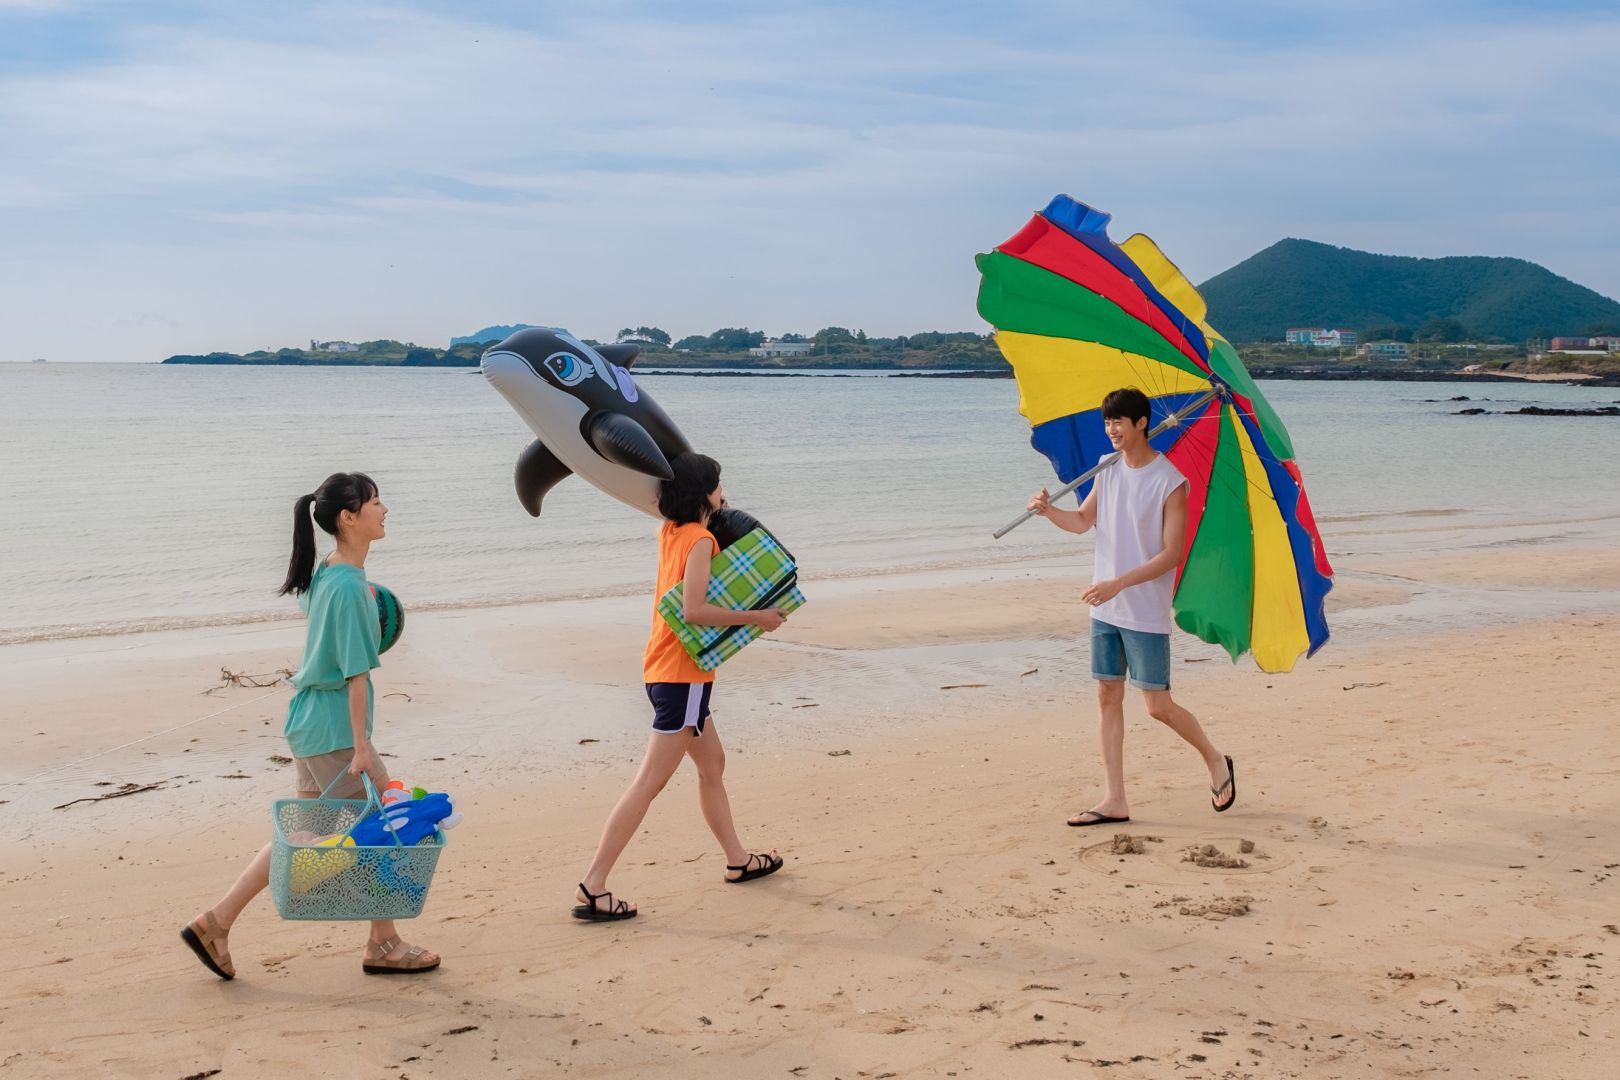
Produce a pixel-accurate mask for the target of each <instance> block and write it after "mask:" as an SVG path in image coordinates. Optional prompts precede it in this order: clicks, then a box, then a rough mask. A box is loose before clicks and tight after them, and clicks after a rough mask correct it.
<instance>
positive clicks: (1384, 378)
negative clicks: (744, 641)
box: [157, 354, 1620, 387]
mask: <svg viewBox="0 0 1620 1080" xmlns="http://www.w3.org/2000/svg"><path fill="white" fill-rule="evenodd" d="M641 359H642V367H641V368H640V370H638V372H637V373H638V374H653V375H678V376H684V377H688V378H711V379H712V378H779V379H809V378H824V379H825V378H891V379H892V378H910V379H1011V378H1012V377H1013V374H1012V369H1011V368H1010V367H1007V366H1005V365H1002V366H999V367H984V368H979V367H962V366H960V365H952V366H950V367H949V368H945V367H944V365H942V366H941V369H940V370H935V369H931V368H929V367H924V366H912V367H885V366H882V365H875V364H835V363H814V364H803V363H801V364H797V365H794V366H793V368H792V369H791V370H783V367H784V366H783V365H750V364H747V363H728V362H726V361H725V360H723V359H718V360H717V359H713V358H709V359H704V360H700V361H694V362H693V363H692V364H691V365H689V366H688V365H673V366H672V365H671V364H670V362H669V361H668V359H667V358H666V359H665V360H664V362H663V363H659V362H658V354H648V355H645V356H643V357H642V358H641ZM157 363H158V364H160V365H174V364H195V365H200V366H208V367H311V368H327V367H381V368H411V369H418V370H430V369H435V368H450V369H458V370H465V371H469V372H474V373H476V372H477V371H478V367H477V364H476V363H471V364H469V363H465V362H458V363H441V364H409V365H405V364H400V363H397V362H391V361H381V362H379V361H366V360H341V359H339V360H286V361H281V360H271V361H258V360H241V361H203V360H192V359H189V358H188V359H181V358H178V357H170V358H168V359H166V360H160V361H158V362H157ZM1248 371H1249V374H1250V375H1251V376H1252V377H1254V378H1255V379H1279V380H1288V381H1302V382H1456V383H1468V382H1475V383H1524V382H1530V383H1543V382H1544V383H1554V384H1559V385H1564V386H1592V387H1610V386H1614V387H1620V372H1611V373H1605V374H1593V373H1591V372H1585V371H1536V372H1528V373H1519V372H1504V371H1458V370H1443V369H1430V368H1393V367H1391V368H1382V367H1380V368H1369V367H1361V366H1326V365H1324V366H1320V367H1316V366H1312V367H1293V366H1261V365H1256V366H1251V367H1250V368H1249V369H1248Z"/></svg>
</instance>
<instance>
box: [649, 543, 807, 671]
mask: <svg viewBox="0 0 1620 1080" xmlns="http://www.w3.org/2000/svg"><path fill="white" fill-rule="evenodd" d="M798 580H799V571H798V567H797V566H795V565H794V563H793V558H792V556H790V555H789V554H788V553H787V551H786V550H784V549H783V547H782V545H781V544H778V543H777V542H776V537H774V536H772V535H771V534H770V533H768V532H766V531H765V530H764V529H755V530H754V531H753V532H751V533H749V534H748V535H746V536H744V537H743V538H742V539H741V540H738V541H737V542H736V543H735V544H732V545H731V546H730V547H728V548H726V549H725V550H724V551H722V552H720V554H718V555H716V556H715V557H714V561H713V562H711V563H710V564H709V595H708V599H709V603H711V604H713V605H714V606H715V607H722V608H727V609H729V610H731V611H749V610H754V609H761V608H767V607H774V608H781V609H782V610H783V611H795V610H797V609H798V608H800V607H802V606H804V603H805V598H804V593H802V592H800V591H799V585H798ZM684 588H685V582H680V581H677V582H676V583H675V587H674V588H673V589H670V590H669V592H667V593H665V594H664V595H663V596H662V597H660V598H659V600H658V614H660V615H662V616H663V617H664V621H665V622H666V623H668V624H669V628H670V629H671V630H673V631H674V632H675V637H676V639H677V640H678V641H680V643H681V647H682V648H684V649H685V650H686V652H687V654H688V655H689V656H691V657H692V659H693V661H694V662H696V664H697V666H698V667H699V668H701V669H702V670H704V671H713V670H714V669H715V668H717V667H719V666H720V665H721V664H722V663H724V662H725V661H726V660H729V659H731V658H732V657H733V656H736V655H737V653H739V652H741V651H742V648H743V646H745V645H747V644H748V643H749V642H750V641H753V640H754V639H755V638H757V637H759V634H760V630H759V627H757V626H693V625H691V624H690V623H688V622H687V621H686V620H685V619H684V618H682V616H681V598H682V596H683V594H684Z"/></svg>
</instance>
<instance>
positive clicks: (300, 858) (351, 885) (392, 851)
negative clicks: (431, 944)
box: [270, 773, 444, 921]
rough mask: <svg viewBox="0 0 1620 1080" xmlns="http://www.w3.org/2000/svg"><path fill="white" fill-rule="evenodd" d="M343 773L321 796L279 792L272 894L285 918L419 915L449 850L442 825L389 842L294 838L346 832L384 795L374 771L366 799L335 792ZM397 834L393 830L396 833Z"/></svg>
mask: <svg viewBox="0 0 1620 1080" xmlns="http://www.w3.org/2000/svg"><path fill="white" fill-rule="evenodd" d="M343 775H344V774H343V773H339V774H338V775H337V776H336V777H334V778H333V779H332V783H330V784H328V785H327V786H326V791H323V792H321V795H320V797H319V798H316V799H277V800H276V802H275V807H274V809H273V810H272V814H273V816H274V818H275V825H276V835H275V838H274V839H273V840H272V841H271V843H270V894H271V895H272V896H273V897H275V901H276V910H277V911H279V912H280V913H281V917H282V918H283V919H318V920H322V921H337V920H347V919H414V918H416V916H418V915H420V914H422V905H423V904H425V903H427V893H428V886H429V885H430V884H431V883H432V881H433V871H434V870H436V869H437V868H438V866H439V854H440V852H442V851H443V850H444V832H443V831H442V830H440V831H439V832H436V833H435V834H434V835H432V836H430V837H428V838H427V839H425V840H423V841H422V842H421V843H419V844H413V845H410V846H407V845H405V844H404V843H402V842H401V841H400V839H399V837H397V836H394V837H393V841H394V842H393V844H392V845H389V846H380V847H372V846H358V845H356V846H347V847H345V846H341V845H339V846H321V845H314V844H295V843H293V842H292V841H291V840H289V839H287V837H288V836H290V835H291V834H293V833H298V832H311V833H314V834H315V835H317V836H334V835H337V834H342V835H343V837H344V839H345V840H347V839H348V836H349V834H350V833H352V832H353V831H354V827H355V826H356V825H357V824H359V823H360V820H361V819H362V818H364V817H366V816H367V814H369V813H370V812H371V811H373V810H375V811H377V812H379V813H380V812H381V810H382V801H381V800H380V799H378V798H377V788H376V786H375V785H373V784H372V782H371V777H369V776H365V775H363V774H362V776H361V779H362V780H364V781H365V785H366V797H365V798H364V799H328V798H327V797H326V794H327V792H329V791H331V790H332V788H333V787H335V786H336V785H337V782H338V780H340V779H342V778H343ZM389 835H390V836H392V835H393V834H391V833H390V834H389Z"/></svg>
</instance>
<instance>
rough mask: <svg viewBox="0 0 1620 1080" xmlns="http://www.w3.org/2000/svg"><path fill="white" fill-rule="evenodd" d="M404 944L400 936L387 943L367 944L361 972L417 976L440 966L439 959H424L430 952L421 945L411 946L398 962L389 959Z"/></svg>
mask: <svg viewBox="0 0 1620 1080" xmlns="http://www.w3.org/2000/svg"><path fill="white" fill-rule="evenodd" d="M404 944H405V943H404V942H403V941H401V940H400V938H399V935H398V934H395V935H394V936H393V937H391V938H389V939H388V940H387V941H381V942H377V941H368V942H366V959H365V962H364V963H363V964H361V965H360V970H362V971H364V972H365V973H366V974H367V975H416V974H419V973H420V972H423V971H432V970H433V969H434V968H436V967H438V966H439V959H438V957H434V958H433V959H432V960H423V959H422V957H424V956H426V955H427V954H428V950H426V949H424V948H422V946H420V945H412V946H410V947H409V948H408V949H406V951H405V955H404V956H402V957H400V958H399V959H398V960H390V959H388V957H389V954H390V953H392V952H393V951H394V950H395V949H398V948H400V947H401V946H403V945H404ZM374 949H375V950H376V955H375V956H373V955H372V950H374Z"/></svg>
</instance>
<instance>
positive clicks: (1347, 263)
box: [1199, 240, 1620, 341]
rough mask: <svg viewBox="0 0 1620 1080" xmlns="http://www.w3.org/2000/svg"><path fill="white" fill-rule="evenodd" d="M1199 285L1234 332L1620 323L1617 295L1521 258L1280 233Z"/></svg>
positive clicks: (1492, 333)
mask: <svg viewBox="0 0 1620 1080" xmlns="http://www.w3.org/2000/svg"><path fill="white" fill-rule="evenodd" d="M1199 291H1200V292H1202V293H1203V294H1204V299H1205V300H1207V301H1208V302H1209V323H1210V325H1211V326H1213V327H1214V328H1215V329H1217V330H1219V331H1220V332H1221V333H1222V334H1224V335H1225V336H1226V337H1227V338H1229V339H1230V340H1232V341H1276V340H1281V339H1282V336H1283V331H1285V330H1287V329H1288V328H1289V327H1293V326H1329V327H1333V326H1338V327H1344V328H1347V329H1351V330H1358V331H1362V332H1365V331H1368V330H1372V329H1376V328H1380V327H1392V326H1398V327H1405V328H1407V329H1408V330H1417V329H1418V328H1420V327H1422V326H1423V324H1424V323H1427V322H1429V321H1430V320H1432V319H1455V320H1457V321H1458V322H1460V323H1461V324H1462V325H1463V326H1464V327H1466V328H1467V331H1468V333H1469V334H1470V335H1471V336H1473V337H1477V338H1501V339H1502V340H1505V341H1522V340H1524V339H1526V338H1535V337H1553V336H1555V335H1559V334H1579V333H1582V332H1590V331H1591V328H1593V327H1596V326H1603V325H1612V324H1620V303H1616V302H1615V301H1613V300H1611V299H1609V298H1608V297H1606V296H1603V295H1602V294H1600V293H1596V292H1593V291H1592V290H1591V289H1588V288H1586V287H1584V286H1582V285H1577V284H1575V283H1574V282H1573V281H1570V280H1568V279H1567V278H1561V277H1559V276H1558V275H1557V274H1554V273H1553V272H1552V271H1550V270H1547V269H1546V268H1544V267H1541V266H1537V265H1536V264H1535V263H1532V262H1526V261H1525V260H1523V259H1504V258H1491V257H1486V256H1476V255H1458V256H1451V257H1448V258H1443V259H1415V258H1410V257H1408V256H1404V255H1374V254H1371V253H1370V252H1366V251H1354V250H1351V249H1350V248H1341V247H1334V246H1333V245H1331V244H1319V243H1317V242H1315V241H1314V240H1279V241H1278V242H1277V243H1275V244H1272V245H1271V246H1270V247H1268V248H1266V249H1265V250H1264V251H1262V252H1259V253H1258V254H1256V255H1252V256H1250V257H1249V258H1247V259H1245V260H1243V261H1242V262H1240V263H1238V264H1237V265H1236V266H1234V267H1232V268H1231V269H1230V270H1227V271H1225V272H1223V273H1220V274H1216V275H1215V276H1214V277H1212V278H1210V279H1209V280H1208V281H1206V282H1204V284H1203V285H1201V286H1199Z"/></svg>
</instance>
